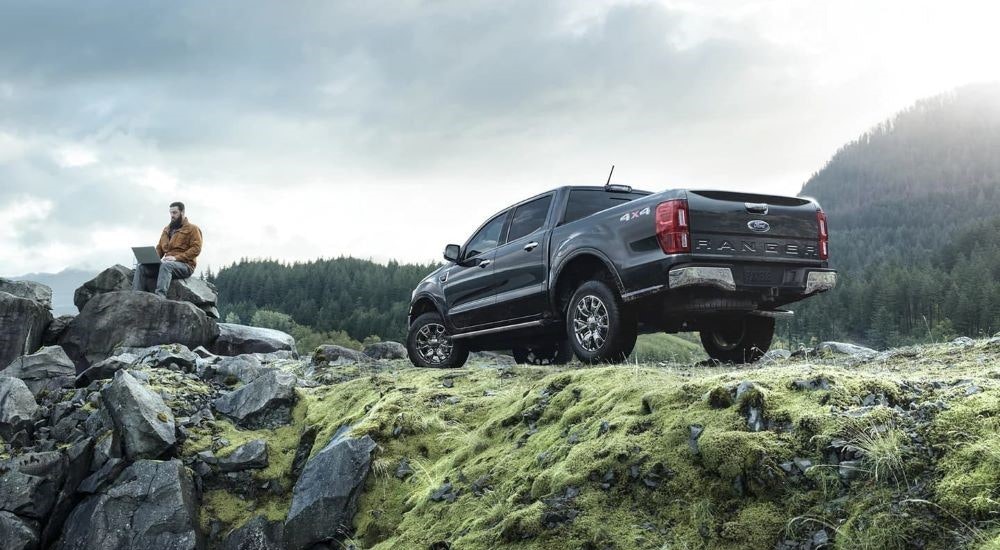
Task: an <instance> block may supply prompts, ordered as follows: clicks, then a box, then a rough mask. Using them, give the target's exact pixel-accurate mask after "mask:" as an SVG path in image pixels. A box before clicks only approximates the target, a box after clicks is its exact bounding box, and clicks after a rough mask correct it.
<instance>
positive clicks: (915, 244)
mask: <svg viewBox="0 0 1000 550" xmlns="http://www.w3.org/2000/svg"><path fill="white" fill-rule="evenodd" d="M998 151H1000V85H998V84H988V85H977V86H969V87H965V88H961V89H959V90H957V91H955V92H952V93H948V94H944V95H941V96H937V97H934V98H931V99H927V100H924V101H921V102H918V103H917V104H916V105H914V106H913V107H911V108H909V109H907V110H905V111H903V112H901V113H899V114H898V115H897V116H896V117H894V118H893V119H891V120H889V121H887V122H885V123H883V124H880V125H879V126H877V127H875V128H874V129H872V130H871V131H869V132H868V133H866V134H864V135H863V136H861V137H860V138H858V139H857V140H856V141H854V142H852V143H850V144H848V145H847V146H845V147H843V148H842V149H841V150H840V151H838V152H837V154H836V155H834V157H833V158H832V159H831V160H830V161H829V163H828V164H827V165H826V166H825V167H824V168H823V169H822V170H820V171H819V172H818V173H816V174H815V175H814V176H813V177H812V178H811V179H810V180H809V181H808V182H807V183H806V184H805V186H804V187H803V188H802V193H801V195H803V196H809V197H814V198H816V199H817V200H819V201H820V204H822V205H823V208H824V209H825V210H826V211H827V213H828V215H829V220H830V231H831V243H830V249H831V262H832V264H833V266H834V267H836V268H837V269H838V270H840V271H841V273H842V278H841V284H840V286H839V287H838V288H837V289H836V290H835V291H834V292H832V293H830V294H829V295H826V296H821V297H818V298H816V299H813V300H808V301H806V302H803V303H801V304H798V305H797V306H795V308H794V309H795V310H796V313H797V318H796V319H795V321H793V322H791V323H788V324H785V325H783V327H782V329H781V332H782V335H783V337H784V338H786V339H788V340H791V341H793V342H798V341H808V340H809V339H810V338H812V337H816V338H821V339H831V338H843V339H851V340H855V341H860V342H863V343H866V344H869V345H872V346H878V347H885V346H890V345H901V344H906V343H912V342H920V341H927V340H940V339H943V338H947V337H950V336H954V335H959V334H962V335H968V336H976V335H982V334H992V333H993V332H995V331H996V330H997V329H998V328H1000V287H998V284H997V280H998V276H1000V250H998V248H997V243H996V241H997V240H998V238H997V236H998V234H1000V155H998V154H997V152H998Z"/></svg>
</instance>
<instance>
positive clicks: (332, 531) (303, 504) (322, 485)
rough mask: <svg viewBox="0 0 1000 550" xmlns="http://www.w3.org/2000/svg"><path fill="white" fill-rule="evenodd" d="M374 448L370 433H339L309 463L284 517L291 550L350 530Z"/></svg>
mask: <svg viewBox="0 0 1000 550" xmlns="http://www.w3.org/2000/svg"><path fill="white" fill-rule="evenodd" d="M342 431H345V430H342ZM374 450H375V441H373V440H372V438H370V437H368V436H367V435H366V436H364V437H362V438H360V439H352V438H349V437H346V436H344V435H338V436H334V437H333V439H331V440H330V443H328V444H327V446H326V447H324V448H323V450H321V451H320V452H318V453H316V455H315V456H314V457H313V458H312V459H311V460H309V462H308V463H306V467H305V470H303V472H302V475H301V476H300V477H299V479H298V481H297V482H296V483H295V488H294V489H293V490H292V506H291V508H290V509H289V511H288V518H287V519H286V520H285V543H286V545H287V547H288V549H289V550H302V549H305V548H310V547H311V546H312V545H314V544H317V543H321V542H327V541H336V540H342V539H343V538H344V537H345V536H347V535H350V534H351V531H352V527H351V525H352V521H353V518H354V514H355V512H357V506H358V497H359V496H360V495H361V488H362V487H363V486H364V483H365V479H366V478H367V477H368V473H369V471H370V470H371V460H372V452H373V451H374Z"/></svg>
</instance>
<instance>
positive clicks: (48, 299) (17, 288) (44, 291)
mask: <svg viewBox="0 0 1000 550" xmlns="http://www.w3.org/2000/svg"><path fill="white" fill-rule="evenodd" d="M0 292H6V293H8V294H13V295H14V296H17V297H18V298H25V299H27V300H32V301H34V302H38V304H39V305H41V306H42V307H44V308H45V309H52V289H51V288H49V287H48V286H46V285H43V284H42V283H36V282H34V281H12V280H10V279H3V278H0Z"/></svg>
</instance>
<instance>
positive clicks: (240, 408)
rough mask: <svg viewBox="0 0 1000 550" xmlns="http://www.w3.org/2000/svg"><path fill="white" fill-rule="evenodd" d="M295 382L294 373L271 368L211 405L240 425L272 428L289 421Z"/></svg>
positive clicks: (293, 400)
mask: <svg viewBox="0 0 1000 550" xmlns="http://www.w3.org/2000/svg"><path fill="white" fill-rule="evenodd" d="M296 382H297V379H296V378H295V375H294V374H290V373H287V372H282V371H274V370H272V371H269V372H268V373H267V374H265V375H263V376H261V377H260V378H257V379H256V380H254V381H253V382H251V383H249V384H247V385H246V386H243V387H242V388H240V389H238V390H236V391H232V392H229V393H228V394H225V395H223V396H222V397H219V398H218V399H216V400H215V401H213V402H212V404H213V405H214V406H215V410H217V411H219V412H220V413H222V414H224V415H226V416H228V417H229V418H231V419H232V420H233V421H234V422H235V423H237V424H239V425H240V426H242V427H244V428H249V429H252V430H256V429H260V428H273V427H276V426H279V425H282V424H288V423H289V422H290V421H291V418H292V406H293V405H294V404H295V399H296V395H295V385H296Z"/></svg>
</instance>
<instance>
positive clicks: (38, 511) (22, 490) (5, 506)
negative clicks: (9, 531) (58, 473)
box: [0, 470, 61, 519]
mask: <svg viewBox="0 0 1000 550" xmlns="http://www.w3.org/2000/svg"><path fill="white" fill-rule="evenodd" d="M58 481H61V480H52V479H49V478H45V477H41V476H34V475H31V474H26V473H24V472H21V471H19V470H10V471H8V472H7V473H5V474H3V475H0V510H3V511H6V512H11V513H14V514H17V515H19V516H25V517H30V518H33V519H45V518H46V516H47V515H48V513H49V511H51V510H52V506H53V505H54V504H55V503H56V495H57V494H58V492H59V484H58Z"/></svg>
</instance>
